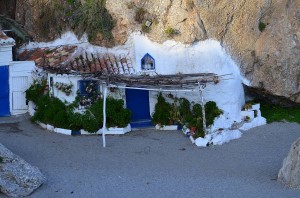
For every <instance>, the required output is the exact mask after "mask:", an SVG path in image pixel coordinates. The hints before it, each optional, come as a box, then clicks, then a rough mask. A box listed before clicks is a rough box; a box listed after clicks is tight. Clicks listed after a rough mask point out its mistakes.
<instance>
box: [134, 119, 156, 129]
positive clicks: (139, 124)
mask: <svg viewBox="0 0 300 198" xmlns="http://www.w3.org/2000/svg"><path fill="white" fill-rule="evenodd" d="M130 125H131V128H146V127H153V124H152V120H136V121H132V122H130Z"/></svg>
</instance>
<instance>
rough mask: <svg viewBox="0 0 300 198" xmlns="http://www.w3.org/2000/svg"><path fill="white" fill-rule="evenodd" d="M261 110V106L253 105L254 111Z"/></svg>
mask: <svg viewBox="0 0 300 198" xmlns="http://www.w3.org/2000/svg"><path fill="white" fill-rule="evenodd" d="M259 109H260V104H255V105H252V110H259Z"/></svg>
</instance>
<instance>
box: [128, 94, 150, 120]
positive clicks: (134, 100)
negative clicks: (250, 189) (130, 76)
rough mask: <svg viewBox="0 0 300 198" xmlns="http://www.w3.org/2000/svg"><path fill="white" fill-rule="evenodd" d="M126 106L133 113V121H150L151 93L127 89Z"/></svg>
mask: <svg viewBox="0 0 300 198" xmlns="http://www.w3.org/2000/svg"><path fill="white" fill-rule="evenodd" d="M126 106H127V108H128V109H129V110H130V111H131V121H137V120H149V119H151V117H150V109H149V91H147V90H137V89H126Z"/></svg>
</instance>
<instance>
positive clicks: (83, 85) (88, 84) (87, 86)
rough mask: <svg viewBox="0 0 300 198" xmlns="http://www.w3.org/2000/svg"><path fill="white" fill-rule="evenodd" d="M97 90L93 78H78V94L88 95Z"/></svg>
mask: <svg viewBox="0 0 300 198" xmlns="http://www.w3.org/2000/svg"><path fill="white" fill-rule="evenodd" d="M96 92H98V83H97V81H95V80H80V81H79V95H81V96H89V95H92V94H94V93H96Z"/></svg>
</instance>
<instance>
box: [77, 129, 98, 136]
mask: <svg viewBox="0 0 300 198" xmlns="http://www.w3.org/2000/svg"><path fill="white" fill-rule="evenodd" d="M101 130H102V129H100V130H98V131H97V132H96V133H90V132H88V131H85V130H83V129H81V130H80V133H81V135H99V134H101V132H100V131H101Z"/></svg>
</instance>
